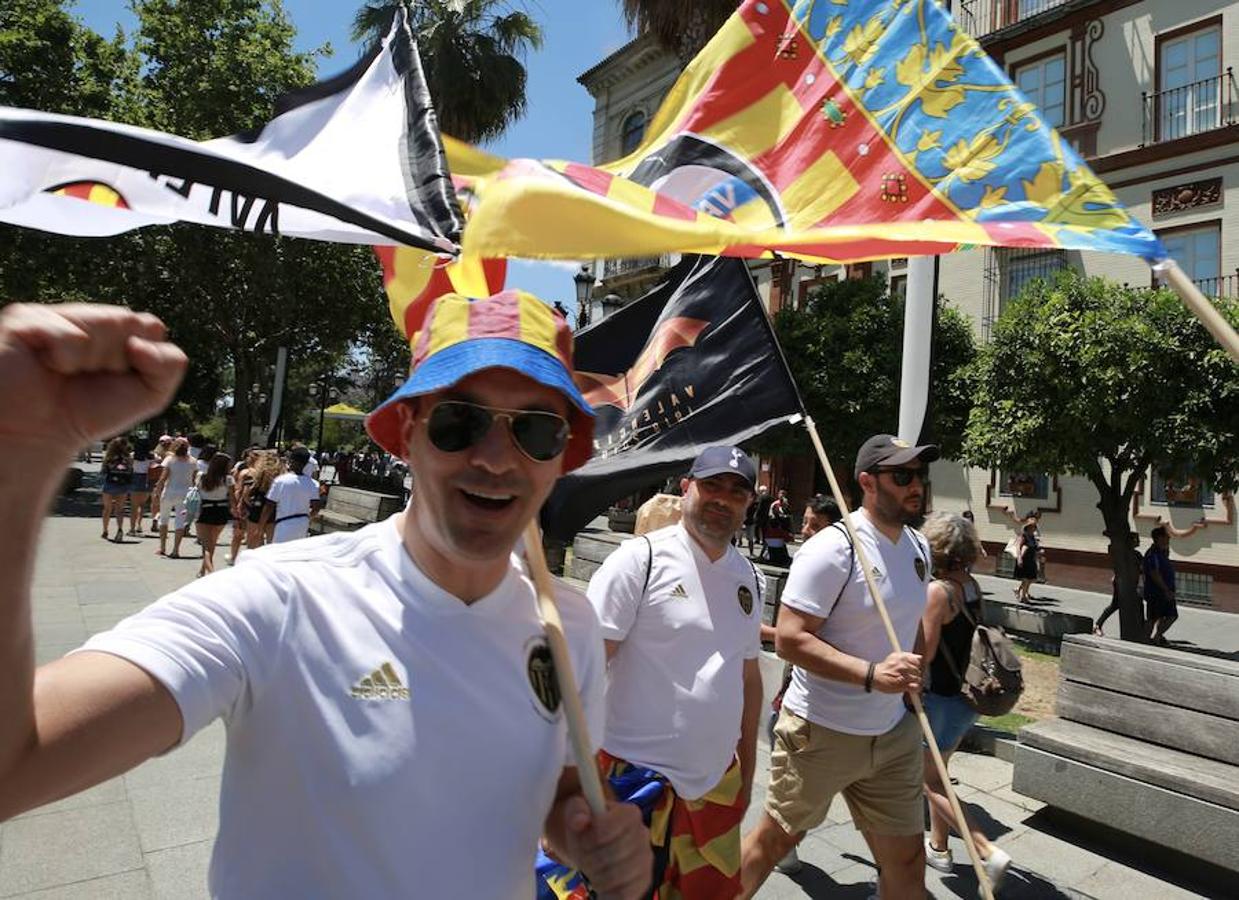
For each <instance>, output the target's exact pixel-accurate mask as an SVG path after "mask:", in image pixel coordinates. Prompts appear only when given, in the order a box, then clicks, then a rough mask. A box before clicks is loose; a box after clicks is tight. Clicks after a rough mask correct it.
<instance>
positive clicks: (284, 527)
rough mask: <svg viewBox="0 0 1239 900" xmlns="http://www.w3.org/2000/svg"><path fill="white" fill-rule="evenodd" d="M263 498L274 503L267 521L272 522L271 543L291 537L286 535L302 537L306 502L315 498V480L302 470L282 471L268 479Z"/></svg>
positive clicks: (306, 519) (307, 510) (307, 516)
mask: <svg viewBox="0 0 1239 900" xmlns="http://www.w3.org/2000/svg"><path fill="white" fill-rule="evenodd" d="M267 499H268V500H269V501H271V502H272V503H274V504H275V517H274V518H273V519H272V520H271V521H273V522H274V523H275V536H274V538H273V540H274V541H275V543H277V544H280V543H283V542H284V541H286V540H293V539H294V538H293V537H290V536H289V535H295V536H296V537H303V536H304V535H305V532H306V528H307V526H308V525H309V524H310V503H312V502H313V501H316V500H318V499H319V493H318V482H317V481H315V480H314V479H313V478H311V477H310V476H309V475H306V474H304V473H302V474H301V475H298V474H297V473H296V472H285V473H284V474H283V475H280V476H279V477H278V478H276V479H275V480H274V481H272V482H271V487H270V488H268V489H267ZM281 520H283V521H281ZM281 532H284V533H283V534H282V533H281Z"/></svg>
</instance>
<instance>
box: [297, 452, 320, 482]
mask: <svg viewBox="0 0 1239 900" xmlns="http://www.w3.org/2000/svg"><path fill="white" fill-rule="evenodd" d="M301 471H302V472H303V473H304V474H306V475H309V476H310V477H311V478H313V477H314V476H315V475H317V474H318V460H317V459H315V458H314V457H313V456H311V457H310V458H309V459H307V460H306V461H305V468H304V469H302V470H301Z"/></svg>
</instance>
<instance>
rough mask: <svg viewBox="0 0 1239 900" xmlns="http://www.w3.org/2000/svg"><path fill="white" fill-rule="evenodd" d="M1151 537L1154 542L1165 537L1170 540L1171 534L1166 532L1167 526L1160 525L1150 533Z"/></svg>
mask: <svg viewBox="0 0 1239 900" xmlns="http://www.w3.org/2000/svg"><path fill="white" fill-rule="evenodd" d="M1149 537H1151V538H1152V539H1153V540H1157V539H1158V538H1163V537H1164V538H1168V537H1170V532H1169V531H1167V530H1166V526H1165V525H1158V526H1157V527H1156V528H1154V529H1153V530H1152V531H1150V532H1149Z"/></svg>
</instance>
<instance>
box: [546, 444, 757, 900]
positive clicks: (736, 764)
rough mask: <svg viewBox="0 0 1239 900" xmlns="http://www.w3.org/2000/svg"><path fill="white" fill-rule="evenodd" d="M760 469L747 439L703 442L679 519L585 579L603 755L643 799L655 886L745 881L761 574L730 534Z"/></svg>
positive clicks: (732, 889)
mask: <svg viewBox="0 0 1239 900" xmlns="http://www.w3.org/2000/svg"><path fill="white" fill-rule="evenodd" d="M756 478H757V471H756V468H755V467H754V465H753V461H752V460H751V459H749V457H748V456H747V455H746V454H745V453H744V451H743V450H741V449H740V448H739V447H709V448H707V449H705V450H703V451H702V452H701V453H700V454H698V456H697V458H696V459H695V460H694V461H693V465H692V468H691V469H690V470H689V472H688V475H687V476H685V477H684V478H683V479H681V481H680V492H681V502H680V511H681V518H680V521H679V522H678V523H676V524H674V525H670V526H667V527H664V528H660V529H657V530H654V531H651V532H649V533H648V534H645V535H643V536H641V537H637V538H634V539H632V540H629V541H626V542H624V543H623V544H622V545H620V547H619V549H618V550H616V551H615V552H614V553H612V554H611V555H610V556H609V557H607V559H606V561H605V562H603V564H602V566H601V568H599V570H598V571H597V572H595V573H594V575H593V577H592V578H591V579H590V582H589V590H588V596H589V600H590V603H591V604H593V607H594V610H595V611H596V612H597V613H598V619H599V622H600V623H601V624H602V636H603V638H604V639H605V641H606V650H607V659H608V665H607V695H606V696H607V717H606V721H607V724H606V731H605V733H604V737H603V741H602V751H601V752H600V753H599V760H598V762H599V767H600V768H601V769H602V771H603V772H604V773H606V774H607V776H608V778H609V779H610V783H611V787H612V790H613V791H614V792H615V795H616V797H617V798H619V799H621V800H630V801H632V802H637V803H639V805H640V806H641V808H642V811H643V813H644V817H645V821H646V823H647V824H648V825H649V826H650V842H651V846H652V849H653V853H654V873H655V874H654V885H653V895H654V896H658V897H680V898H683V900H714V898H718V897H727V898H731V897H735V895H736V894H737V893H739V891H740V822H741V820H742V819H743V818H744V812H745V810H746V809H747V808H748V802H749V796H750V794H751V791H752V785H753V773H754V771H755V769H756V766H757V732H758V728H759V720H760V717H761V705H762V687H761V668H760V666H759V664H758V656H759V655H760V652H761V644H760V640H759V628H760V625H761V608H762V598H763V597H764V595H765V579H764V578H763V577H762V575H761V573H760V572H759V571H758V570H757V567H756V566H754V565H753V564H752V563H751V562H749V561H748V560H746V559H745V558H744V557H743V556H742V555H741V554H740V552H739V551H738V550H736V548H735V547H733V546H732V544H731V538H732V535H734V534H735V531H736V528H737V527H738V526H739V525H740V523H741V522H742V521H743V519H744V511H745V509H746V508H747V507H748V505H749V503H750V502H751V501H752V499H753V496H754V492H753V483H754V481H755V480H756ZM672 723H674V724H672ZM538 869H539V877H540V879H541V881H542V883H543V884H544V885H546V886H547V889H548V890H551V891H552V892H554V891H553V887H552V886H553V885H556V884H558V885H562V886H563V887H564V890H563V892H554V893H556V894H557V896H560V897H568V896H572V895H571V894H569V893H568V890H569V888H568V885H571V884H573V883H574V873H572V872H571V871H570V870H567V869H566V868H565V867H563V866H559V865H555V864H554V861H553V860H552V859H551V858H550V857H544V858H542V859H540V860H539V866H538ZM572 890H575V888H572Z"/></svg>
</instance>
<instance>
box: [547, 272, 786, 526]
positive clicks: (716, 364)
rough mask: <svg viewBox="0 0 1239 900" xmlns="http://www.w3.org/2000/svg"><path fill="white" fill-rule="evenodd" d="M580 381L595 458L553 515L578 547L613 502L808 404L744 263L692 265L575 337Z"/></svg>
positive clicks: (559, 490) (560, 497)
mask: <svg viewBox="0 0 1239 900" xmlns="http://www.w3.org/2000/svg"><path fill="white" fill-rule="evenodd" d="M575 364H576V370H577V384H578V386H579V387H580V388H581V391H582V392H583V393H584V394H585V398H586V399H587V400H589V402H590V403H591V405H593V407H594V412H595V413H596V414H597V416H598V420H597V424H596V425H595V427H594V458H593V459H591V460H590V461H589V463H588V464H586V465H585V466H583V467H582V468H580V469H578V470H576V471H575V472H573V473H572V474H571V475H567V476H565V477H563V478H561V479H560V480H559V482H558V483H557V484H556V486H555V490H554V492H552V494H551V496H550V498H549V499H548V500H547V502H546V506H545V507H544V508H543V511H542V521H543V526H544V528H545V529H546V531H547V533H548V534H550V535H552V536H554V537H558V538H562V539H565V540H566V539H568V538H570V537H571V536H572V535H573V534H575V533H576V532H577V531H579V530H580V529H581V528H582V527H583V526H585V525H586V524H587V523H588V522H589V520H590V519H592V518H593V517H594V516H596V515H598V514H599V513H601V512H603V511H604V510H605V509H606V508H607V507H608V506H609V505H610V504H611V503H612V502H614V501H615V500H618V499H619V498H620V497H624V496H627V495H628V494H631V493H633V492H634V491H636V490H639V489H641V488H644V487H648V486H649V485H652V484H656V483H658V482H660V481H662V480H663V479H665V478H667V477H668V476H672V475H677V474H679V473H681V472H683V471H684V470H685V469H686V464H687V463H688V462H689V461H690V460H692V459H693V457H695V456H696V455H697V453H698V452H700V451H701V450H702V449H703V448H705V447H708V446H712V445H715V444H739V443H741V442H743V441H746V440H749V439H750V438H753V437H755V436H756V435H758V434H760V433H761V432H763V431H765V430H766V429H768V428H771V427H772V426H774V425H779V424H781V423H784V422H786V421H788V419H789V418H790V417H792V416H795V415H797V414H800V413H801V411H802V406H801V403H800V398H799V394H798V393H797V391H796V386H795V384H794V382H793V381H792V378H791V374H790V373H789V372H788V371H787V365H786V363H785V362H784V361H783V355H782V353H781V352H780V351H779V347H778V345H777V344H776V343H775V340H774V335H773V334H772V333H771V330H770V325H769V322H768V321H767V319H766V314H765V312H764V310H763V309H762V307H761V298H759V297H758V296H757V289H756V287H755V286H754V284H753V279H752V277H751V276H750V275H749V271H748V268H747V266H746V265H745V263H744V262H743V261H741V260H739V259H726V258H711V257H698V256H693V257H686V258H685V259H684V260H683V261H682V262H681V263H680V264H679V265H677V266H676V267H675V268H674V269H672V270H671V271H670V272H668V273H667V277H666V279H665V280H664V281H663V282H662V283H661V284H659V285H658V286H657V287H655V288H654V289H653V290H652V291H650V293H648V294H646V295H645V296H644V297H642V298H641V299H639V300H637V301H635V302H634V303H631V304H629V305H628V306H625V307H624V308H622V309H620V310H619V311H618V312H616V313H615V314H614V315H612V316H610V317H608V318H606V319H604V320H603V321H601V322H599V323H598V324H596V325H594V326H592V327H590V328H587V329H585V330H584V331H582V332H580V333H579V334H578V335H577V336H576V360H575Z"/></svg>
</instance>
